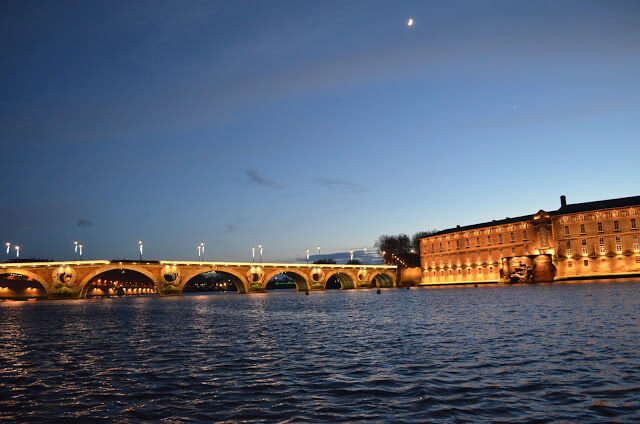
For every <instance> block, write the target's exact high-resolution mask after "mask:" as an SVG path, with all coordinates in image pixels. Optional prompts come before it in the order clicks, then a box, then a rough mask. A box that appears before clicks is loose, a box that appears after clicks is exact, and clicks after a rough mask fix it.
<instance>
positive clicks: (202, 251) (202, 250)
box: [200, 242, 204, 262]
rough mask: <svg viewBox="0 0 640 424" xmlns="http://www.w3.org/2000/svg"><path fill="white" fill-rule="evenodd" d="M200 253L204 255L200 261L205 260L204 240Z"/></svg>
mask: <svg viewBox="0 0 640 424" xmlns="http://www.w3.org/2000/svg"><path fill="white" fill-rule="evenodd" d="M200 253H201V255H202V258H201V259H200V261H202V262H204V242H201V243H200Z"/></svg>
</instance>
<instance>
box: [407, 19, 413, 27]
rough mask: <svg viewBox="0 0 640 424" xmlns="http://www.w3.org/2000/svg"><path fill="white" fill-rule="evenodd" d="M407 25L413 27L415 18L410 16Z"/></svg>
mask: <svg viewBox="0 0 640 424" xmlns="http://www.w3.org/2000/svg"><path fill="white" fill-rule="evenodd" d="M407 26H408V27H409V28H411V27H412V26H413V18H409V19H408V20H407Z"/></svg>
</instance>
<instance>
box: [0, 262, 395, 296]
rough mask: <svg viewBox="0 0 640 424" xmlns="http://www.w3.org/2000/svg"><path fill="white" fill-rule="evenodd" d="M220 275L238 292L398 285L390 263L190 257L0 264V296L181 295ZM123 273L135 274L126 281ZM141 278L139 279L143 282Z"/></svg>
mask: <svg viewBox="0 0 640 424" xmlns="http://www.w3.org/2000/svg"><path fill="white" fill-rule="evenodd" d="M206 273H209V275H210V273H215V274H222V275H223V276H225V277H227V279H226V281H229V282H231V283H233V284H234V285H235V286H236V288H237V291H238V293H254V292H264V291H265V290H266V288H267V283H268V282H269V281H270V280H272V278H274V277H275V276H277V275H281V274H284V275H286V276H288V277H289V278H290V279H292V280H293V281H294V282H295V285H296V289H297V290H298V291H307V290H309V291H310V290H325V289H326V288H327V285H328V284H333V285H339V288H341V289H361V288H372V287H379V288H385V287H396V286H397V267H396V266H392V265H334V264H322V265H321V264H298V263H293V264H284V263H247V262H189V261H153V262H146V261H142V262H139V261H136V262H134V261H121V262H120V261H71V262H31V263H4V264H0V276H1V277H2V282H0V298H11V297H14V298H37V297H46V298H52V299H53V298H84V297H87V296H93V295H116V294H125V295H128V294H151V293H157V294H159V295H160V296H180V295H181V294H182V291H183V289H184V288H185V286H186V285H187V284H188V283H189V282H190V281H192V280H193V279H195V278H196V277H198V276H200V275H202V274H206ZM125 276H128V277H131V276H134V277H135V280H136V283H135V284H130V283H128V282H127V281H126V280H127V278H125ZM141 281H143V283H141Z"/></svg>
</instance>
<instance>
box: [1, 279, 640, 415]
mask: <svg viewBox="0 0 640 424" xmlns="http://www.w3.org/2000/svg"><path fill="white" fill-rule="evenodd" d="M0 319H1V322H2V325H1V326H0V342H1V343H2V344H1V346H2V348H1V349H0V363H1V364H2V367H1V369H0V382H1V384H0V420H2V419H7V420H14V421H20V422H24V421H41V422H50V421H52V420H53V421H74V420H75V421H85V420H94V421H98V420H105V421H113V420H116V421H120V422H137V421H152V420H166V421H167V422H181V421H184V422H211V421H224V420H229V421H234V422H235V421H250V422H253V421H260V420H263V421H269V422H273V421H289V422H305V421H307V422H308V421H312V422H344V421H363V422H370V421H385V422H416V423H417V422H425V421H452V420H455V421H460V422H465V421H466V422H477V421H488V420H492V419H503V420H509V421H519V422H521V421H535V420H539V421H543V422H544V421H571V422H602V421H616V420H618V421H622V422H634V421H638V418H640V412H639V411H640V397H639V396H638V393H640V348H639V346H640V343H639V337H638V336H639V335H640V285H639V284H637V283H607V284H602V283H600V284H554V285H544V286H515V287H478V288H471V287H465V288H459V287H448V288H433V289H413V290H394V289H391V290H383V291H382V294H381V295H376V292H375V291H374V290H362V291H361V290H352V291H342V292H337V291H328V292H320V293H311V295H309V296H305V295H304V293H268V294H258V295H214V296H204V295H198V296H195V295H192V296H185V297H177V298H153V297H141V298H121V299H117V298H116V299H98V300H78V301H47V302H3V303H0Z"/></svg>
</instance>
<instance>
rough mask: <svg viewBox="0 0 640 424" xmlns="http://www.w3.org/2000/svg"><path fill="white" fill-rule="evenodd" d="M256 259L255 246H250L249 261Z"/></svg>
mask: <svg viewBox="0 0 640 424" xmlns="http://www.w3.org/2000/svg"><path fill="white" fill-rule="evenodd" d="M255 261H256V248H255V247H252V248H251V263H253V262H255Z"/></svg>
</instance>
